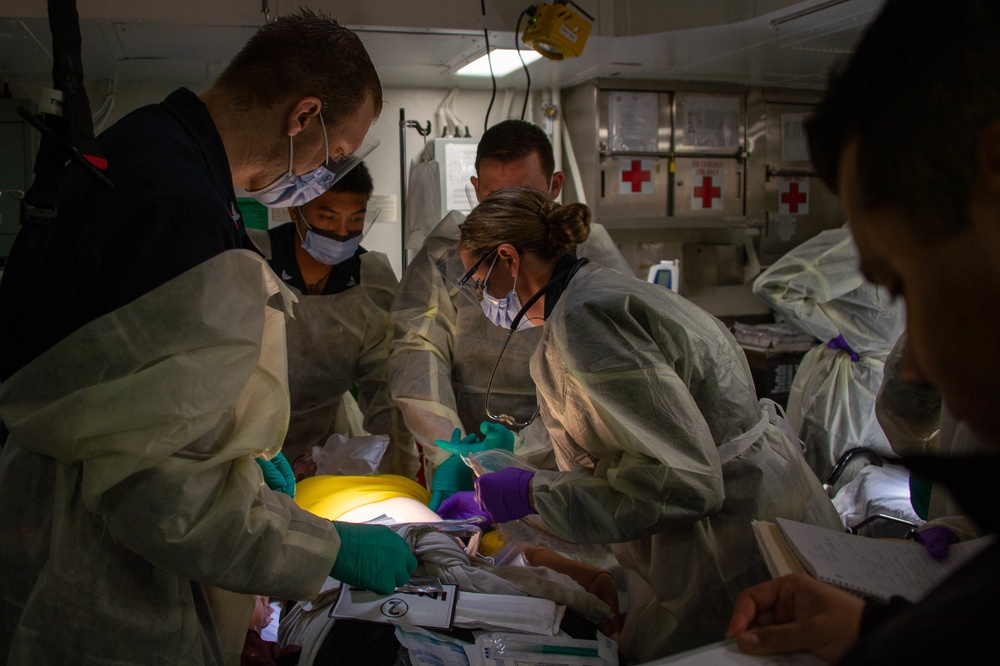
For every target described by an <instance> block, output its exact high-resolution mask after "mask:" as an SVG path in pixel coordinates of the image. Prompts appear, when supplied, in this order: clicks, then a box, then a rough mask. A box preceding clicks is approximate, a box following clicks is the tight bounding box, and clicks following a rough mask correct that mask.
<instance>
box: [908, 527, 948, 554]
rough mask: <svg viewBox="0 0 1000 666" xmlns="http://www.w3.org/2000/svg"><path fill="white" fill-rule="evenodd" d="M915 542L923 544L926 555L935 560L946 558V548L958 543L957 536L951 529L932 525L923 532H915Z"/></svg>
mask: <svg viewBox="0 0 1000 666" xmlns="http://www.w3.org/2000/svg"><path fill="white" fill-rule="evenodd" d="M915 538H916V540H917V541H919V542H920V543H922V544H924V548H926V549H927V554H928V555H930V556H931V557H933V558H934V559H935V560H943V559H944V558H946V557H948V546H950V545H951V544H953V543H958V535H957V534H955V533H954V532H952V531H951V528H949V527H945V526H944V525H934V526H933V527H928V528H927V529H925V530H920V531H919V532H917V536H916V537H915Z"/></svg>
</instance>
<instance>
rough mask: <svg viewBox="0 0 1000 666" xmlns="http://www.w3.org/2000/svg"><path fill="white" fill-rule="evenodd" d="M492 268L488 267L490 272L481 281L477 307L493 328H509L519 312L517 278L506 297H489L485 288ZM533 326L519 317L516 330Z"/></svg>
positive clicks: (519, 301)
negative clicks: (481, 289) (481, 290)
mask: <svg viewBox="0 0 1000 666" xmlns="http://www.w3.org/2000/svg"><path fill="white" fill-rule="evenodd" d="M495 265H496V259H494V260H493V266H495ZM493 266H490V270H489V272H488V273H486V279H485V280H483V285H484V286H483V300H482V301H480V302H479V306H480V307H481V308H482V309H483V314H485V315H486V318H487V319H489V320H490V321H491V322H492V323H493V325H494V326H499V327H500V328H508V329H509V328H510V327H511V324H513V323H514V317H516V316H517V313H518V312H520V311H521V299H520V298H518V296H517V291H516V289H517V276H516V275H515V276H514V288H512V289H511V290H510V291H509V292H508V293H507V295H506V296H504V297H503V298H495V297H493V296H490V292H489V291H488V290H487V288H486V286H485V285H486V283H488V282H489V279H490V273H492V272H493ZM534 325H535V324H533V323H532V322H531V321H530V320H529V319H528V318H527V317H521V321H520V323H519V324H518V326H517V328H518V330H521V329H524V328H531V327H533V326H534Z"/></svg>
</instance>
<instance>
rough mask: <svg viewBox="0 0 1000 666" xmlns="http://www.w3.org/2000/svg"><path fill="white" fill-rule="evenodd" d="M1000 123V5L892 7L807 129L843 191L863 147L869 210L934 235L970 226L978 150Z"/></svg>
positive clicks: (915, 0) (898, 0)
mask: <svg viewBox="0 0 1000 666" xmlns="http://www.w3.org/2000/svg"><path fill="white" fill-rule="evenodd" d="M997 119H1000V2H997V1H996V0H963V1H962V2H957V3H952V4H950V5H948V8H947V10H944V9H943V8H942V5H941V4H940V2H936V1H934V0H889V2H887V3H886V5H885V7H884V8H883V11H882V13H881V14H880V15H879V17H878V18H877V19H876V20H875V22H874V23H873V24H872V25H871V27H870V28H869V29H868V31H867V32H866V34H865V35H864V37H863V38H862V40H861V43H860V44H859V46H858V48H857V50H856V52H855V54H854V56H853V57H852V58H851V59H850V61H849V62H848V63H847V65H846V66H845V67H843V68H842V69H840V71H834V72H832V73H831V75H830V84H829V87H828V90H827V93H826V96H825V98H824V99H823V101H822V102H821V104H820V105H819V107H818V108H817V110H816V113H815V114H814V115H813V116H812V118H810V119H809V120H808V121H807V123H806V130H807V132H808V136H809V147H810V151H811V153H812V160H813V163H814V165H815V167H816V171H817V172H818V173H819V176H820V177H821V178H822V179H823V181H824V182H825V183H826V184H827V185H828V186H829V187H830V188H831V189H832V190H833V191H834V192H838V191H839V189H840V183H839V181H838V167H839V163H840V158H841V155H842V153H843V151H844V148H845V146H846V145H847V143H849V142H850V141H852V140H854V139H856V140H857V145H858V169H857V174H858V176H857V178H858V184H859V188H858V189H859V198H860V201H859V203H860V205H861V206H863V207H864V208H865V209H866V210H872V209H876V208H880V207H884V206H892V207H896V208H899V209H901V211H902V212H903V213H904V215H905V216H906V218H907V219H908V220H910V222H911V223H912V224H913V225H914V227H915V230H917V231H919V232H920V233H922V234H924V235H926V236H929V237H935V236H936V237H940V236H942V235H948V234H952V233H955V232H957V231H959V230H960V229H961V228H962V227H964V226H966V225H967V224H968V219H969V218H968V211H967V204H966V202H967V201H968V199H969V194H970V192H971V188H972V184H973V183H974V182H975V180H976V176H977V172H978V157H977V143H978V142H979V139H980V136H981V134H982V132H983V130H984V129H985V128H986V127H987V126H988V125H989V124H990V123H992V122H994V121H996V120H997Z"/></svg>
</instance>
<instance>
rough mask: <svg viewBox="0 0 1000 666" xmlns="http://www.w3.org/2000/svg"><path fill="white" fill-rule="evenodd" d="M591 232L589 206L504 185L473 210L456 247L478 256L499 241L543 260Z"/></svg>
mask: <svg viewBox="0 0 1000 666" xmlns="http://www.w3.org/2000/svg"><path fill="white" fill-rule="evenodd" d="M589 235H590V209H589V208H587V206H585V205H584V204H580V203H572V204H566V205H565V206H560V205H559V204H558V203H556V202H555V201H553V200H552V199H550V198H549V195H548V194H545V193H543V192H539V191H538V190H535V189H532V188H530V187H503V188H501V189H499V190H497V191H495V192H493V193H492V194H490V196H488V197H486V199H484V200H483V201H480V202H479V205H478V206H476V207H475V208H473V209H472V212H471V213H469V216H468V217H467V218H465V222H464V223H463V224H462V236H461V239H460V240H459V242H458V247H459V249H461V250H465V251H466V252H468V253H469V254H471V255H473V256H474V257H481V256H482V255H484V254H485V253H487V252H489V251H490V250H492V249H493V248H495V247H496V246H498V245H500V244H502V243H510V244H511V245H513V246H514V247H516V248H517V249H518V250H521V251H528V252H533V253H535V254H536V255H538V256H539V257H541V258H542V259H558V258H559V257H562V256H563V255H565V254H568V253H569V252H571V251H572V250H573V248H575V247H576V246H577V245H579V244H580V243H582V242H583V241H585V240H587V237H588V236H589Z"/></svg>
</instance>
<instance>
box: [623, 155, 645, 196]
mask: <svg viewBox="0 0 1000 666" xmlns="http://www.w3.org/2000/svg"><path fill="white" fill-rule="evenodd" d="M652 178H653V177H652V175H651V172H649V171H643V170H642V160H632V170H631V171H622V182H623V183H624V182H628V181H631V183H632V191H633V192H642V184H643V183H644V182H646V181H649V180H652Z"/></svg>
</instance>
